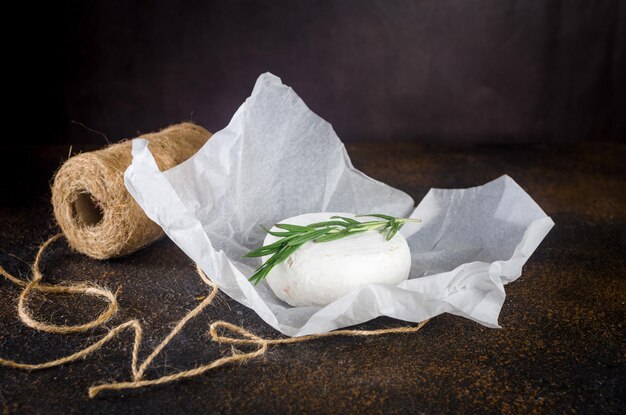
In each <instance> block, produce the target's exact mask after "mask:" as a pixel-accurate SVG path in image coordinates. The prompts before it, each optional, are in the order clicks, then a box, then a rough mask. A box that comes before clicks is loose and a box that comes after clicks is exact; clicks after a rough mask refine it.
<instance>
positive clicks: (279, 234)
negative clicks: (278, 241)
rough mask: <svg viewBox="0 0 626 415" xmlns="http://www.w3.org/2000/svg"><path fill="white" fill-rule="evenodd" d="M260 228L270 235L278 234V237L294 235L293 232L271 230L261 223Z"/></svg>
mask: <svg viewBox="0 0 626 415" xmlns="http://www.w3.org/2000/svg"><path fill="white" fill-rule="evenodd" d="M261 229H263V230H264V231H265V232H266V233H269V234H270V235H273V236H278V237H283V236H291V235H294V232H276V231H272V230H270V229H268V228H266V227H265V226H263V225H261Z"/></svg>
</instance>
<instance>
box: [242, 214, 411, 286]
mask: <svg viewBox="0 0 626 415" xmlns="http://www.w3.org/2000/svg"><path fill="white" fill-rule="evenodd" d="M356 216H357V217H373V218H378V219H379V220H372V221H367V222H359V221H357V220H354V219H352V218H346V217H343V216H331V217H330V219H331V220H328V221H324V222H316V223H311V224H309V225H306V226H300V225H290V224H288V223H279V224H276V225H275V227H277V228H279V229H281V230H280V231H271V230H269V229H267V228H266V227H264V226H261V228H263V230H264V231H265V232H267V233H269V234H270V235H273V236H276V237H279V238H280V239H278V240H277V241H276V242H274V243H271V244H269V245H265V246H262V247H260V248H258V249H255V250H253V251H250V252H248V253H247V254H246V255H245V256H246V257H249V258H250V257H262V256H267V255H271V257H270V258H269V259H268V260H267V261H265V262H264V263H263V264H262V265H261V266H260V267H259V268H257V269H256V271H255V272H254V275H252V276H251V277H250V278H249V280H250V281H251V282H252V283H253V284H255V285H256V284H258V283H259V282H260V281H262V280H263V279H264V278H265V277H267V274H269V272H270V271H271V270H272V268H274V266H276V265H277V264H280V263H281V262H283V261H284V260H286V259H287V258H288V257H289V255H291V254H293V253H294V252H295V251H296V250H297V249H298V248H300V247H301V246H302V245H304V244H305V243H307V242H310V241H313V242H317V243H319V242H330V241H334V240H336V239H341V238H345V237H346V236H349V235H354V234H357V233H361V232H366V231H373V230H377V231H379V232H380V233H383V234H386V239H387V240H390V239H391V238H393V237H394V235H395V234H396V233H397V232H398V231H399V230H400V228H402V226H403V225H404V224H405V223H407V222H420V220H419V219H409V218H395V217H393V216H389V215H382V214H379V213H375V214H368V215H356Z"/></svg>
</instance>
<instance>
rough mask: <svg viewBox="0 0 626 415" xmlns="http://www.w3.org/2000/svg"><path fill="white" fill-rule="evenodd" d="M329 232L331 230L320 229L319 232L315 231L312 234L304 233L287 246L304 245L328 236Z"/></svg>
mask: <svg viewBox="0 0 626 415" xmlns="http://www.w3.org/2000/svg"><path fill="white" fill-rule="evenodd" d="M328 232H329V229H327V228H324V229H319V230H315V231H312V232H308V233H304V234H302V235H300V236H298V237H297V238H293V239H291V240H290V241H288V242H287V246H293V245H302V244H303V243H305V242H309V241H312V240H314V239H315V238H317V237H320V236H322V235H325V234H327V233H328Z"/></svg>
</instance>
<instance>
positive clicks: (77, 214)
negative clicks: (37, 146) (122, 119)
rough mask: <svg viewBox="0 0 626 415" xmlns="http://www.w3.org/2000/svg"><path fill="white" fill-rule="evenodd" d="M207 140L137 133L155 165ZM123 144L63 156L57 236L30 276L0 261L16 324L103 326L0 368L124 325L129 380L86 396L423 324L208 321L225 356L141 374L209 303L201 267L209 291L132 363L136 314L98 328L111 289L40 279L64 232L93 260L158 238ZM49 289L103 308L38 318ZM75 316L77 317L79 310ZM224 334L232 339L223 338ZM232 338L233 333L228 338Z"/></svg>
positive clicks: (204, 135)
mask: <svg viewBox="0 0 626 415" xmlns="http://www.w3.org/2000/svg"><path fill="white" fill-rule="evenodd" d="M209 137H210V133H209V132H208V131H206V130H204V129H203V128H202V127H199V126H197V125H194V124H190V123H183V124H178V125H174V126H171V127H168V128H166V129H164V130H161V131H160V132H158V133H153V134H147V135H144V136H142V138H146V139H148V140H149V141H150V150H151V152H152V153H153V154H154V156H155V159H156V161H157V164H158V165H159V168H161V170H164V169H168V168H171V167H173V166H175V165H177V164H179V163H181V162H182V161H184V160H185V159H187V158H189V157H190V156H191V155H193V153H195V151H197V150H198V149H199V148H200V147H201V146H202V145H203V144H204V143H205V142H206V140H207V139H208V138H209ZM130 161H131V154H130V142H122V143H120V144H115V145H112V146H109V147H107V148H105V149H103V150H100V151H95V152H92V153H83V154H80V155H78V156H75V157H73V158H71V159H69V160H68V161H67V162H66V163H65V164H64V165H63V166H62V167H61V168H60V169H59V171H58V173H57V175H56V177H55V180H54V185H53V189H52V191H53V199H52V201H53V205H54V212H55V216H56V219H57V221H58V223H59V226H60V227H61V230H62V231H63V233H59V234H57V235H54V236H52V237H51V238H49V239H48V240H46V241H45V242H44V243H43V244H41V246H40V247H39V250H38V252H37V255H36V256H35V259H34V262H33V264H32V278H31V279H30V280H22V279H20V278H17V277H15V276H14V275H13V274H11V273H9V272H7V271H6V270H5V269H4V268H3V267H2V266H0V275H2V276H4V277H5V278H6V279H7V280H8V281H10V282H12V283H13V284H15V285H17V286H19V287H22V290H21V292H20V295H19V298H18V304H17V314H18V317H19V319H20V321H21V322H22V323H23V324H25V325H26V326H28V327H31V328H33V329H35V330H38V331H43V332H47V333H55V334H71V333H80V332H86V331H90V330H95V329H99V328H102V329H104V334H103V336H102V337H100V339H99V340H97V341H95V342H94V343H92V344H90V345H89V346H87V347H85V348H83V349H81V350H79V351H77V352H75V353H72V354H70V355H67V356H64V357H60V358H58V359H54V360H50V361H47V362H42V363H23V362H16V361H13V360H10V359H4V358H0V365H3V366H8V367H12V368H16V369H23V370H29V371H30V370H41V369H48V368H52V367H55V366H60V365H63V364H66V363H70V362H74V361H77V360H82V359H84V358H86V357H87V356H89V355H91V354H92V353H94V352H96V351H97V350H99V349H100V348H101V347H102V346H104V345H105V344H106V343H108V342H109V341H110V340H112V339H114V338H115V337H116V336H117V335H118V334H120V333H123V332H124V331H126V330H131V331H133V333H134V341H133V348H132V360H131V373H132V378H131V380H129V381H122V382H112V383H104V384H99V385H94V386H91V387H90V388H89V390H88V395H89V397H91V398H93V397H95V396H96V395H98V394H99V393H101V392H103V391H107V390H109V391H120V390H126V389H137V388H142V387H146V386H151V385H161V384H166V383H170V382H175V381H177V380H181V379H185V378H190V377H194V376H198V375H201V374H203V373H205V372H207V371H209V370H212V369H215V368H217V367H220V366H223V365H226V364H231V363H237V362H245V361H247V360H250V359H254V358H256V357H259V356H262V355H263V354H265V353H266V351H267V350H268V347H269V346H271V345H278V344H289V343H299V342H304V341H309V340H314V339H320V338H323V337H330V336H360V337H363V336H378V335H383V334H393V333H414V332H417V331H419V330H420V329H421V328H422V327H423V326H424V325H425V324H426V323H427V321H428V320H426V321H422V322H421V323H419V324H418V325H416V326H404V327H394V328H385V329H379V330H336V331H333V332H329V333H324V334H314V335H308V336H302V337H287V338H278V339H266V338H262V337H259V336H257V335H255V334H253V333H251V332H250V331H248V330H246V329H244V328H243V327H241V326H237V325H235V324H231V323H228V322H226V321H222V320H218V321H214V322H212V323H211V324H210V325H209V333H210V335H211V341H212V342H215V343H220V344H230V345H231V351H232V353H231V354H230V355H229V356H226V357H222V358H219V359H215V360H213V361H212V362H209V363H206V364H203V365H200V366H197V367H195V368H192V369H188V370H183V371H179V372H175V373H172V374H168V375H165V376H161V377H159V378H155V379H146V378H145V376H144V375H145V372H146V370H147V369H148V367H149V366H150V365H151V364H152V362H153V360H154V359H155V358H156V357H157V356H158V355H159V354H160V353H161V352H162V351H163V349H164V348H165V347H166V346H167V345H168V343H169V342H170V341H171V340H172V339H173V338H174V337H175V336H176V335H177V334H178V333H179V332H180V331H181V330H182V329H183V327H184V326H185V325H186V324H187V322H189V321H190V320H191V319H193V318H194V317H195V316H197V315H198V314H199V313H200V312H202V311H203V310H204V309H205V308H206V307H207V306H208V305H209V304H211V303H212V302H213V300H214V299H215V297H216V296H217V293H218V292H219V288H218V286H217V285H216V284H215V283H214V282H212V281H211V280H210V279H209V278H208V277H207V276H206V275H205V274H204V272H203V271H202V270H201V269H200V268H199V267H196V271H197V273H198V275H199V277H200V278H201V280H202V281H203V282H204V283H205V284H206V285H207V286H208V287H209V288H210V292H209V294H208V295H207V296H206V297H205V298H204V299H203V300H202V301H201V302H200V303H199V304H198V305H197V306H195V307H194V308H193V309H192V310H190V311H189V312H188V313H187V314H186V315H185V316H184V317H183V318H182V319H181V320H179V321H178V323H177V324H176V325H175V326H174V328H173V329H172V331H171V332H170V333H169V334H168V335H167V336H166V337H165V338H164V339H163V340H162V341H161V342H160V343H159V344H158V345H157V347H156V348H155V349H154V350H153V351H152V352H151V353H150V354H149V355H148V357H146V358H145V359H144V360H143V362H141V363H140V361H139V351H140V348H141V344H142V339H143V329H142V326H141V324H140V323H139V320H138V319H132V320H128V321H126V322H124V323H121V324H119V325H117V326H116V327H114V328H111V329H108V328H106V327H104V324H105V323H107V322H108V321H109V320H111V318H113V317H114V316H115V315H116V314H117V311H118V309H119V305H118V301H117V291H115V292H114V291H112V290H110V289H108V288H105V287H100V286H98V285H96V284H94V283H92V282H89V281H87V282H76V283H63V284H58V285H51V284H47V283H44V282H43V275H42V273H41V271H40V264H41V261H42V260H43V257H44V253H45V251H46V249H47V248H48V247H49V246H50V245H51V244H52V243H53V242H55V241H57V240H60V239H62V238H63V237H65V239H66V241H67V243H68V245H69V246H70V247H71V248H73V249H75V250H76V251H78V252H81V253H83V254H85V255H88V256H90V257H92V258H95V259H106V258H111V257H115V256H121V255H127V254H130V253H132V252H134V251H136V250H138V249H140V248H142V247H144V246H146V245H148V244H150V243H151V242H153V241H155V240H156V239H158V238H160V237H161V236H162V235H163V232H162V230H161V229H160V228H159V227H158V225H156V224H155V223H153V222H151V221H150V220H149V219H148V218H147V217H146V216H145V214H144V213H143V211H141V208H140V207H139V206H138V205H137V204H136V202H135V201H134V200H133V199H132V197H131V196H130V195H129V194H128V192H126V189H125V187H124V183H123V173H124V170H125V169H126V167H128V165H129V164H130ZM34 291H39V292H46V293H50V294H75V295H85V296H90V297H94V298H98V299H101V300H103V301H105V302H106V303H107V304H108V306H107V308H106V309H105V310H104V311H103V312H101V313H100V314H99V315H98V316H97V317H96V318H94V319H93V320H91V321H88V322H86V323H81V324H76V325H57V324H52V323H49V322H46V321H42V320H39V319H37V318H36V317H35V316H34V315H33V313H32V311H31V310H30V309H29V307H28V302H29V295H30V294H31V293H32V292H34ZM76 313H77V314H82V313H81V312H80V310H77V311H76ZM226 331H230V332H232V333H233V334H234V335H233V336H228V335H225V334H224V333H225V332H226ZM235 336H237V337H235ZM234 345H241V346H245V345H248V346H253V347H254V349H253V350H252V351H250V352H246V353H244V352H241V351H239V350H237V349H236V348H235V347H234Z"/></svg>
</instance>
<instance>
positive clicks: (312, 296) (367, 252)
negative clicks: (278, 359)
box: [262, 212, 411, 307]
mask: <svg viewBox="0 0 626 415" xmlns="http://www.w3.org/2000/svg"><path fill="white" fill-rule="evenodd" d="M334 215H340V216H345V217H350V218H354V214H351V213H329V212H324V213H307V214H304V215H300V216H295V217H292V218H289V219H285V220H283V221H282V222H281V223H288V224H293V225H308V224H311V223H315V222H322V221H326V220H330V217H331V216H334ZM355 219H356V220H359V221H362V222H366V221H371V220H376V219H375V218H368V217H359V218H355ZM272 230H273V231H282V229H278V228H276V227H274V228H272ZM278 239H279V238H278V237H276V236H272V235H269V234H268V235H267V237H266V238H265V242H264V244H263V245H268V244H271V243H273V242H275V241H277V240H278ZM262 259H263V261H264V262H265V261H266V260H267V259H269V256H266V257H263V258H262ZM410 269H411V253H410V251H409V246H408V244H407V243H406V240H405V239H404V237H403V236H402V235H400V233H396V235H395V236H394V237H393V238H392V239H391V240H389V241H387V240H386V239H385V234H381V233H380V232H378V231H367V232H362V233H358V234H355V235H350V236H347V237H345V238H341V239H336V240H334V241H329V242H319V243H316V242H307V243H305V244H304V245H302V246H301V247H300V248H298V249H297V250H296V251H295V252H294V253H293V254H291V255H290V256H289V257H288V258H287V259H286V260H285V261H283V262H281V263H280V264H277V265H276V266H274V268H272V270H271V271H270V272H269V274H268V275H267V277H266V280H267V283H268V284H269V286H270V288H271V289H272V291H273V292H274V294H276V296H277V297H278V298H280V299H281V300H283V301H284V302H286V303H288V304H290V305H292V306H294V307H307V306H325V305H327V304H330V303H331V302H333V301H335V300H337V299H338V298H340V297H343V296H344V295H346V294H348V293H349V292H350V291H353V290H355V289H357V288H360V287H363V286H365V285H368V284H372V283H382V284H393V285H396V284H398V283H400V282H402V281H404V280H406V279H407V278H408V277H409V271H410Z"/></svg>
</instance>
